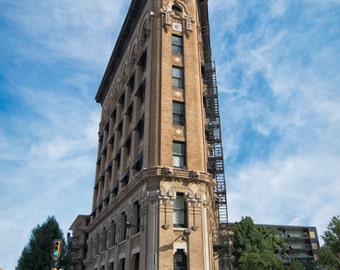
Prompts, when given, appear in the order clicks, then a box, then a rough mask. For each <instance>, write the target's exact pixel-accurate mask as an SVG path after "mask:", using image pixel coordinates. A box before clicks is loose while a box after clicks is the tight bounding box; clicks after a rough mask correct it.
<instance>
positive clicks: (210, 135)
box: [203, 61, 231, 269]
mask: <svg viewBox="0 0 340 270" xmlns="http://www.w3.org/2000/svg"><path fill="white" fill-rule="evenodd" d="M203 74H204V75H203V77H204V84H205V86H206V89H205V95H204V104H205V112H206V119H207V120H206V121H207V122H206V125H205V134H206V140H207V143H208V146H209V156H208V172H209V173H210V174H211V175H212V177H213V178H214V180H215V182H216V185H215V194H216V196H217V198H216V206H217V210H218V217H219V228H216V233H215V238H216V239H215V243H214V249H215V251H216V252H217V253H218V258H219V263H220V269H231V266H230V263H231V262H230V260H229V258H230V249H229V235H228V207H227V191H226V184H225V175H224V161H223V148H222V135H221V121H220V113H219V103H218V88H217V82H216V69H215V63H214V62H212V61H210V62H208V63H205V66H204V69H203ZM228 264H229V268H226V267H227V265H228Z"/></svg>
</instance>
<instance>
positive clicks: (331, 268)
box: [318, 216, 340, 270]
mask: <svg viewBox="0 0 340 270" xmlns="http://www.w3.org/2000/svg"><path fill="white" fill-rule="evenodd" d="M322 239H323V240H324V245H323V246H322V247H321V248H320V249H319V252H318V264H319V265H320V266H323V267H326V268H327V269H328V270H338V269H340V217H339V216H338V217H333V218H332V220H331V222H330V223H329V225H328V227H327V231H325V233H324V235H323V236H322Z"/></svg>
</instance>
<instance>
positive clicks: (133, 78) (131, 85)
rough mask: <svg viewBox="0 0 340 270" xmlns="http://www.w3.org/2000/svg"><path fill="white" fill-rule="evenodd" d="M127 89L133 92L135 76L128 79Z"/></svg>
mask: <svg viewBox="0 0 340 270" xmlns="http://www.w3.org/2000/svg"><path fill="white" fill-rule="evenodd" d="M128 87H129V89H130V91H131V92H133V89H134V88H135V74H133V75H132V76H131V77H130V80H129V81H128Z"/></svg>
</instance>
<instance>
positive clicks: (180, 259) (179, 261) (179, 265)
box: [174, 249, 187, 270]
mask: <svg viewBox="0 0 340 270" xmlns="http://www.w3.org/2000/svg"><path fill="white" fill-rule="evenodd" d="M174 270H187V255H185V253H184V249H177V251H176V253H175V254H174Z"/></svg>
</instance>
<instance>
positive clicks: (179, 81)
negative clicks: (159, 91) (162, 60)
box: [172, 67, 184, 88]
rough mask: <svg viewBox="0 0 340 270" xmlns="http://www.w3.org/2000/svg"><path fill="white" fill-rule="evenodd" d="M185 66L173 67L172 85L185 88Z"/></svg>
mask: <svg viewBox="0 0 340 270" xmlns="http://www.w3.org/2000/svg"><path fill="white" fill-rule="evenodd" d="M183 86H184V84H183V68H180V67H172V87H175V88H183Z"/></svg>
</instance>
